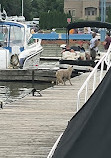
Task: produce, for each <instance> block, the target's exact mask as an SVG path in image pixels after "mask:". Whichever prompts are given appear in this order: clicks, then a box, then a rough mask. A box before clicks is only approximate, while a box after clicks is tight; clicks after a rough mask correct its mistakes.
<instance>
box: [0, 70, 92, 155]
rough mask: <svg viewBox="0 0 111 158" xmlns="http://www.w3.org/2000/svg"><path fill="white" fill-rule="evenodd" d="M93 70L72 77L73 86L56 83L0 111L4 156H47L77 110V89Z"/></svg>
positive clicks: (0, 149) (1, 140)
mask: <svg viewBox="0 0 111 158" xmlns="http://www.w3.org/2000/svg"><path fill="white" fill-rule="evenodd" d="M88 75H89V73H84V74H82V75H80V76H77V77H74V78H72V79H71V82H72V84H73V85H72V86H71V85H70V84H69V82H68V81H67V82H66V86H64V85H59V86H55V85H54V86H53V87H50V88H48V89H45V90H43V91H41V92H40V93H41V95H42V96H40V95H39V93H38V92H36V93H35V96H32V94H29V95H28V96H26V97H24V98H22V99H20V100H18V101H15V102H13V103H10V104H7V105H3V109H1V110H0V157H1V158H5V157H8V158H15V157H16V158H46V157H47V155H48V153H49V152H50V150H51V148H52V146H53V144H54V143H55V141H56V140H57V138H58V136H59V135H60V134H61V133H62V132H63V131H64V129H65V128H66V126H67V124H68V121H69V120H70V119H71V117H72V116H73V115H74V114H75V113H76V103H77V92H78V90H79V88H80V87H81V85H82V84H83V82H84V81H85V79H86V78H87V76H88Z"/></svg>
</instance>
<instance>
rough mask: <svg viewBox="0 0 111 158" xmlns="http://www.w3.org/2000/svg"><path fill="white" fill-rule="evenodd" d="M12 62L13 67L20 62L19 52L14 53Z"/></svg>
mask: <svg viewBox="0 0 111 158" xmlns="http://www.w3.org/2000/svg"><path fill="white" fill-rule="evenodd" d="M10 63H11V65H12V66H13V67H15V66H17V65H18V63H19V58H18V55H17V54H13V55H12V56H11V58H10Z"/></svg>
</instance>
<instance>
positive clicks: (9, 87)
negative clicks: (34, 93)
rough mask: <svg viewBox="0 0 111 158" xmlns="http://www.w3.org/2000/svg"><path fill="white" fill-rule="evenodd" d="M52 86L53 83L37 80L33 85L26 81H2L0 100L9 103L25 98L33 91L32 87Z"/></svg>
mask: <svg viewBox="0 0 111 158" xmlns="http://www.w3.org/2000/svg"><path fill="white" fill-rule="evenodd" d="M51 86H52V84H51V83H47V82H37V83H34V84H33V85H32V83H26V82H0V102H1V101H2V102H3V103H4V104H7V103H9V102H12V101H15V100H17V99H20V98H23V97H24V96H26V95H27V94H29V93H30V92H31V90H32V88H35V89H37V90H43V89H46V88H49V87H51Z"/></svg>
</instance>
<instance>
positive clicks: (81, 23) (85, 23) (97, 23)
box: [67, 21, 111, 32]
mask: <svg viewBox="0 0 111 158" xmlns="http://www.w3.org/2000/svg"><path fill="white" fill-rule="evenodd" d="M84 27H96V28H107V29H109V30H110V29H111V23H107V22H100V21H79V22H74V23H71V24H69V25H68V26H67V30H68V32H69V31H70V30H71V29H74V28H84Z"/></svg>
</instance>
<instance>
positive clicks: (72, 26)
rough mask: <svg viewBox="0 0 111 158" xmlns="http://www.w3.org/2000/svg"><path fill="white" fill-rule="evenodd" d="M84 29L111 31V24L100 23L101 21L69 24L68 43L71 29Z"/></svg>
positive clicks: (67, 31) (67, 28)
mask: <svg viewBox="0 0 111 158" xmlns="http://www.w3.org/2000/svg"><path fill="white" fill-rule="evenodd" d="M84 27H96V28H106V29H107V30H109V31H110V30H111V23H107V22H100V21H79V22H74V23H71V24H69V25H68V26H67V27H66V36H67V39H66V43H69V31H70V30H71V29H76V28H84Z"/></svg>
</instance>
